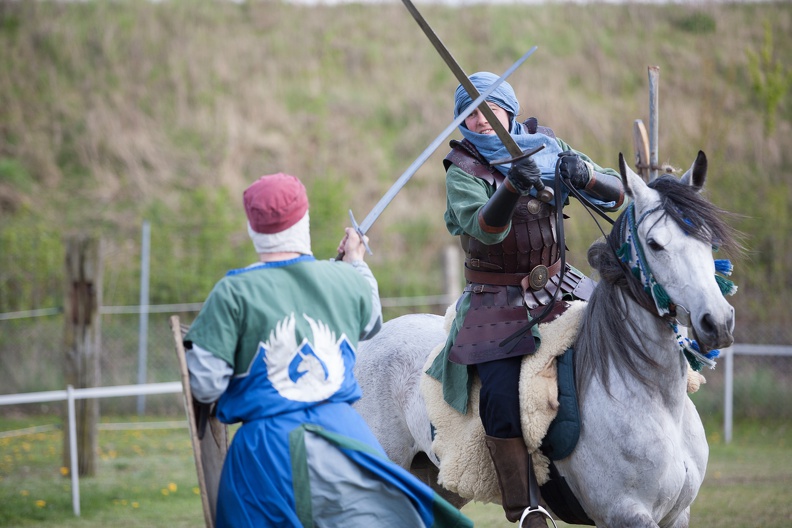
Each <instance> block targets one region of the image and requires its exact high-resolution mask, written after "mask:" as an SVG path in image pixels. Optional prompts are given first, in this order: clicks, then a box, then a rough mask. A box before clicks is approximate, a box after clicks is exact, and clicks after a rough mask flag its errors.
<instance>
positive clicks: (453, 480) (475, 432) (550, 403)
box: [420, 300, 706, 526]
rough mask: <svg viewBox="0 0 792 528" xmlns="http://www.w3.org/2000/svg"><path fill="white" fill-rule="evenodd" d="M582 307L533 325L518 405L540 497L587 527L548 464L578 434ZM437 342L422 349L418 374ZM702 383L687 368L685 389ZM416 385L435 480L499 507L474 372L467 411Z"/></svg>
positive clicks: (565, 452)
mask: <svg viewBox="0 0 792 528" xmlns="http://www.w3.org/2000/svg"><path fill="white" fill-rule="evenodd" d="M586 305H587V303H586V301H580V300H577V301H572V302H570V303H569V307H568V309H567V310H566V311H565V312H564V313H563V314H561V315H560V316H559V317H558V318H556V319H555V320H554V321H552V322H549V323H542V324H540V325H539V330H540V332H541V333H542V336H543V339H542V344H541V346H540V347H539V348H538V349H537V351H536V353H535V354H533V355H528V356H524V358H523V361H522V367H521V368H522V370H521V372H520V409H521V410H522V416H521V423H522V429H523V437H524V440H525V444H526V446H527V448H528V451H529V452H530V453H531V458H532V460H533V463H534V473H535V475H536V478H537V483H538V484H539V487H540V491H541V495H542V499H543V500H544V501H545V502H546V503H547V505H548V506H549V507H550V509H551V510H552V511H553V513H554V514H555V515H556V516H558V518H560V519H561V520H562V521H564V522H566V523H570V524H581V525H589V526H593V525H594V523H593V521H591V519H590V518H589V517H588V515H587V514H586V512H585V510H583V508H582V506H580V503H579V502H578V500H577V498H576V497H575V496H574V494H573V493H572V490H571V489H570V487H569V485H568V484H567V483H566V481H565V479H564V477H563V476H561V475H560V473H559V472H558V470H557V469H556V467H555V465H554V463H553V461H554V460H561V459H563V458H566V457H567V456H569V455H570V454H571V453H572V451H573V450H574V449H575V446H576V445H577V441H578V438H579V435H580V416H579V407H578V399H577V392H576V389H575V371H574V349H573V348H572V345H573V343H574V341H575V338H576V337H577V332H578V329H579V327H580V322H581V320H582V316H583V312H584V310H585V308H586ZM455 315H456V310H455V305H453V304H452V305H451V306H449V308H448V310H447V311H446V315H445V330H446V332H448V331H449V329H450V326H451V323H452V322H453V320H454V316H455ZM443 345H444V344H443V343H441V344H440V345H438V346H437V347H436V348H435V349H434V350H433V351H432V352H431V353H430V354H429V357H428V358H427V361H426V363H425V366H424V371H426V370H427V369H428V368H429V366H430V365H431V364H432V362H433V361H434V359H435V358H436V357H437V355H438V354H439V353H440V352H441V351H442V349H443ZM702 383H706V380H705V379H704V377H703V376H701V375H700V374H699V373H698V372H696V371H694V370H692V369H691V368H689V367H688V392H689V393H692V392H696V391H697V390H698V389H699V387H700V385H701V384H702ZM420 388H421V394H422V396H423V398H424V401H425V402H426V409H427V413H428V415H429V420H430V422H431V423H432V428H433V431H434V436H433V440H432V451H433V452H434V454H435V455H436V456H437V458H439V460H440V468H439V473H438V477H437V481H438V483H439V484H440V485H441V486H443V487H444V488H446V489H448V490H449V491H452V492H454V493H456V494H457V495H459V496H460V497H463V498H466V499H469V500H475V501H480V502H490V503H497V504H500V502H501V495H500V490H499V488H498V481H497V476H496V474H495V468H494V466H493V463H492V460H491V458H490V456H489V453H488V451H487V448H486V445H485V441H484V436H485V433H484V427H483V425H482V423H481V419H480V418H479V390H480V388H481V382H480V381H479V379H478V376H475V377H474V381H473V384H472V388H471V391H470V398H469V400H468V409H467V413H466V414H461V413H459V412H458V411H456V410H455V409H453V408H452V407H451V406H450V405H448V404H447V403H446V402H445V400H444V399H443V389H442V384H441V383H440V382H439V381H437V380H436V379H434V378H432V377H431V376H428V375H427V374H423V376H422V377H421V384H420Z"/></svg>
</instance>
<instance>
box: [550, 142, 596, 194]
mask: <svg viewBox="0 0 792 528" xmlns="http://www.w3.org/2000/svg"><path fill="white" fill-rule="evenodd" d="M558 157H560V158H561V167H559V171H560V173H561V177H562V178H564V179H569V182H570V183H571V184H572V186H573V187H574V188H575V189H583V188H585V187H586V185H587V184H588V182H589V180H590V179H591V173H592V172H593V170H594V169H593V167H592V166H591V164H589V163H586V162H585V161H583V160H582V159H580V156H578V155H577V154H574V153H573V152H572V151H571V150H567V151H564V152H562V153H560V154H559V155H558Z"/></svg>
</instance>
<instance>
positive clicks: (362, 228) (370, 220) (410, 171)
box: [335, 46, 536, 260]
mask: <svg viewBox="0 0 792 528" xmlns="http://www.w3.org/2000/svg"><path fill="white" fill-rule="evenodd" d="M535 51H536V46H534V47H532V48H531V49H529V50H528V51H527V52H525V55H523V56H522V57H520V58H519V59H517V61H516V62H515V63H514V64H512V65H511V66H510V67H509V69H508V70H506V71H505V72H504V73H503V75H501V76H500V77H499V78H498V80H496V81H495V82H494V83H492V84H491V85H490V86H488V87H487V89H486V90H484V91H483V92H482V93H481V94H480V95H477V96H476V97H475V100H474V101H473V103H472V104H471V105H470V106H468V107H467V108H466V109H465V111H464V112H462V113H461V114H459V116H457V118H456V119H454V120H453V121H452V122H451V123H450V124H449V125H448V126H447V127H446V128H445V129H444V130H443V131H442V132H440V135H438V136H437V137H436V138H435V139H434V141H432V142H431V143H430V144H429V146H428V147H426V149H424V151H423V152H421V155H420V156H418V157H417V158H416V159H415V161H413V162H412V164H410V166H409V167H407V170H406V171H404V173H403V174H402V175H401V176H399V179H398V180H396V183H394V184H393V185H392V186H391V188H390V189H388V191H387V192H386V193H385V195H384V196H383V197H382V198H380V200H379V202H377V205H375V206H374V208H373V209H372V210H371V212H369V214H367V215H366V218H364V219H363V221H362V222H361V223H360V224H358V223H357V222H356V221H355V215H353V214H352V209H350V210H349V219H350V220H351V221H352V227H353V228H354V229H355V231H357V233H358V235H360V239H361V240H363V237H364V235H365V234H366V233H367V232H368V230H369V229H370V228H371V226H372V225H373V224H374V222H375V221H376V220H377V218H379V217H380V215H381V214H382V211H384V210H385V208H386V207H387V206H388V204H390V203H391V202H392V201H393V198H394V197H395V196H396V195H397V194H398V193H399V191H401V189H402V187H404V185H405V184H406V183H407V182H408V181H409V180H410V178H412V177H413V175H415V173H416V172H417V171H418V169H419V168H421V165H423V164H424V163H425V162H426V160H427V159H429V156H431V155H432V153H433V152H434V151H435V150H437V147H439V146H440V143H442V142H443V141H444V140H445V138H447V137H448V136H449V135H450V134H451V133H452V132H453V131H454V130H456V129H457V127H458V126H459V125H461V124H462V122H463V121H464V120H465V118H467V116H469V115H470V114H471V113H473V110H475V109H476V107H477V106H478V105H479V104H481V103H484V101H485V100H486V98H487V97H489V96H490V94H491V93H492V92H494V91H495V90H496V89H497V88H498V86H500V85H501V83H502V82H503V81H505V80H506V79H507V78H508V77H509V76H510V75H511V74H512V73H514V71H515V70H516V69H517V68H519V67H520V66H521V65H522V63H523V62H525V61H526V60H527V59H528V57H530V56H531V55H533V53H534V52H535ZM484 106H487V105H486V103H484ZM487 108H488V109H489V106H487ZM490 111H491V110H490ZM510 139H511V137H510ZM512 141H514V140H512ZM517 150H520V147H517ZM520 154H522V152H520ZM364 245H365V246H366V251H368V253H369V254H372V253H371V248H369V247H368V244H366V243H365V242H364ZM343 257H344V253H343V252H339V253H338V255H336V258H335V259H336V260H341V259H342V258H343Z"/></svg>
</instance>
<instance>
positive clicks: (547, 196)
mask: <svg viewBox="0 0 792 528" xmlns="http://www.w3.org/2000/svg"><path fill="white" fill-rule="evenodd" d="M543 148H545V146H544V145H539V146H538V147H536V148H535V149H532V150H527V151H525V152H523V153H522V154H520V155H519V156H515V157H513V158H504V159H499V160H495V161H492V162H490V165H503V164H504V163H514V162H515V161H518V160H521V159H523V158H527V157H529V156H533V155H534V154H536V153H537V152H539V151H540V150H542V149H543ZM534 188H535V189H536V197H537V198H539V200H541V201H543V202H544V203H552V202H553V198H554V197H555V194H554V193H553V189H551V188H550V187H547V186H546V185H545V184H544V182H542V180H537V181H536V182H535V183H534Z"/></svg>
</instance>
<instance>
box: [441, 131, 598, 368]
mask: <svg viewBox="0 0 792 528" xmlns="http://www.w3.org/2000/svg"><path fill="white" fill-rule="evenodd" d="M542 128H544V127H542ZM529 130H530V128H529ZM534 130H535V128H534ZM545 130H548V131H549V129H545ZM549 132H550V134H546V135H551V134H552V131H549ZM543 133H544V131H543ZM551 137H555V136H554V135H551ZM451 146H452V150H451V152H450V153H449V154H448V156H447V157H446V159H445V160H444V163H445V165H446V169H448V167H450V165H451V163H453V164H455V165H457V166H458V167H459V168H461V169H462V170H464V171H465V172H468V173H469V174H472V175H474V176H477V177H479V178H482V179H484V180H486V181H488V182H489V183H490V184H492V185H495V186H498V185H501V184H503V180H504V179H505V178H504V176H503V174H501V173H500V171H498V170H496V169H495V168H494V167H492V166H490V165H489V163H488V162H487V161H486V160H485V159H484V158H483V157H482V156H481V155H480V154H479V153H478V151H477V150H476V149H475V147H474V146H473V144H472V143H469V142H467V140H463V141H462V142H459V141H452V142H451ZM460 242H461V243H462V249H463V250H464V251H465V278H466V279H467V286H466V287H465V292H469V293H470V295H471V300H470V308H469V310H468V312H467V314H466V316H465V319H464V322H463V324H462V327H461V328H460V329H459V333H458V335H457V336H456V339H455V340H454V345H453V347H452V349H451V354H450V358H451V360H452V361H454V362H456V363H462V364H466V365H470V364H476V363H483V362H486V361H492V360H495V359H502V358H505V357H513V356H516V355H525V354H531V353H533V352H534V351H535V350H536V345H535V342H534V338H533V335H532V334H531V332H526V333H525V334H524V335H523V336H522V337H521V338H520V341H519V342H518V343H517V344H516V345H515V346H508V347H500V346H499V344H500V343H501V342H502V341H503V340H504V339H506V338H507V337H509V336H511V335H512V334H513V333H514V332H516V331H518V330H519V329H521V328H523V327H525V325H527V324H528V321H529V319H528V313H529V312H530V314H531V317H532V318H534V317H537V316H538V315H540V314H541V313H542V312H543V311H544V309H545V307H546V306H547V305H548V304H550V302H551V300H552V298H553V295H554V294H555V292H556V290H557V289H558V288H559V284H560V289H561V291H560V292H559V295H558V298H557V299H556V303H555V305H554V306H553V308H552V311H551V312H550V313H549V314H548V317H546V318H545V319H544V320H543V321H544V322H547V321H551V320H552V319H554V318H555V317H558V316H559V315H560V314H561V313H563V312H564V310H565V309H566V307H567V306H568V304H567V303H566V302H565V300H564V299H569V298H575V299H585V300H587V299H588V298H589V297H590V295H591V292H592V291H593V289H594V285H595V283H594V281H593V280H591V279H590V278H588V277H586V276H585V275H583V274H582V273H580V272H579V271H578V270H576V269H575V268H573V267H571V266H568V265H567V266H566V269H565V272H564V274H563V280H562V277H561V275H562V274H561V261H560V249H561V248H560V245H559V241H558V238H557V231H556V208H555V207H554V206H553V205H552V204H547V203H544V202H541V201H540V200H538V199H537V198H535V197H532V196H521V197H520V199H519V200H518V202H517V206H516V207H515V209H514V213H513V215H512V218H511V229H510V230H509V232H508V234H507V235H506V238H504V239H503V241H501V242H500V243H498V244H493V245H487V244H483V243H482V242H480V241H479V240H477V239H475V238H473V237H470V236H468V235H462V236H461V237H460Z"/></svg>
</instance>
